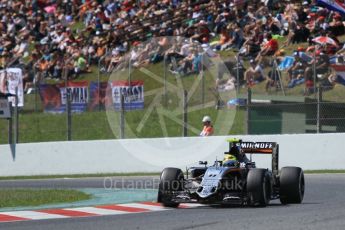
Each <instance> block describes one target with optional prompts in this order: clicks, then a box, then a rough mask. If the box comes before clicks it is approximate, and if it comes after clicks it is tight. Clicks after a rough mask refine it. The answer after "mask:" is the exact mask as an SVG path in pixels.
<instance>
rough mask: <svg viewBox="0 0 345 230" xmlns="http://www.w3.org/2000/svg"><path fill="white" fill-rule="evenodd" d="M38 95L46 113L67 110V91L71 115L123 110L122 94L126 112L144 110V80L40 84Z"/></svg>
mask: <svg viewBox="0 0 345 230" xmlns="http://www.w3.org/2000/svg"><path fill="white" fill-rule="evenodd" d="M39 92H40V96H41V100H42V103H43V107H44V111H45V112H48V113H63V112H65V111H66V102H67V101H66V99H67V96H66V92H69V93H70V95H71V98H72V101H71V109H72V112H79V113H80V112H84V111H86V110H88V111H95V110H98V109H100V108H101V109H104V108H109V107H112V108H115V110H120V108H121V95H123V96H124V109H125V110H138V109H143V108H144V82H143V81H132V82H131V84H130V85H129V82H126V81H113V82H100V83H99V84H98V83H97V82H91V83H90V85H89V84H88V82H86V81H83V82H68V84H67V88H66V87H65V84H64V83H62V84H52V85H51V84H41V85H40V86H39Z"/></svg>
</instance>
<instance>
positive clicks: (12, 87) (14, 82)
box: [0, 68, 24, 107]
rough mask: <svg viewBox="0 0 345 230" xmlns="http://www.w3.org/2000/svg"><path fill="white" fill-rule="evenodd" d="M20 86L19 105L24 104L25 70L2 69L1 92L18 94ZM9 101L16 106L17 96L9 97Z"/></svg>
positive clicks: (0, 72) (0, 77) (0, 76)
mask: <svg viewBox="0 0 345 230" xmlns="http://www.w3.org/2000/svg"><path fill="white" fill-rule="evenodd" d="M16 87H18V106H19V107H23V106H24V89H23V72H22V70H21V69H20V68H7V69H5V70H0V92H2V93H4V94H6V93H10V94H16ZM8 100H9V102H12V105H13V106H15V104H16V103H15V97H9V98H8Z"/></svg>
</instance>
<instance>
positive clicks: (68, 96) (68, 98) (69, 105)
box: [66, 88, 72, 141]
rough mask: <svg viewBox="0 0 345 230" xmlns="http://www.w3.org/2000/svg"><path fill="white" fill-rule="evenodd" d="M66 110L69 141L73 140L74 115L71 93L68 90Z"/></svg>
mask: <svg viewBox="0 0 345 230" xmlns="http://www.w3.org/2000/svg"><path fill="white" fill-rule="evenodd" d="M66 109H67V140H68V141H71V140H72V113H71V93H70V90H68V89H67V88H66Z"/></svg>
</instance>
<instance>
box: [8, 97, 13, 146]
mask: <svg viewBox="0 0 345 230" xmlns="http://www.w3.org/2000/svg"><path fill="white" fill-rule="evenodd" d="M9 107H10V114H11V117H10V118H8V144H12V143H13V142H12V141H13V140H12V138H13V133H12V130H13V122H12V121H13V109H12V102H9Z"/></svg>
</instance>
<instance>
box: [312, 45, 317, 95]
mask: <svg viewBox="0 0 345 230" xmlns="http://www.w3.org/2000/svg"><path fill="white" fill-rule="evenodd" d="M313 78H314V79H313V81H314V94H315V93H316V47H315V48H314V63H313ZM314 98H315V97H314Z"/></svg>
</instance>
